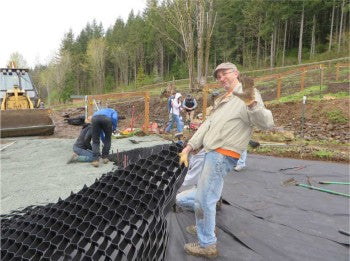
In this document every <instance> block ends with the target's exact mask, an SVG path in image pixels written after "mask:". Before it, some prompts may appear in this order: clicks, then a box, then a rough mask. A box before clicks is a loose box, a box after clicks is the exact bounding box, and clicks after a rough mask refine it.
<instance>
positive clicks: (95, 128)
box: [91, 108, 118, 167]
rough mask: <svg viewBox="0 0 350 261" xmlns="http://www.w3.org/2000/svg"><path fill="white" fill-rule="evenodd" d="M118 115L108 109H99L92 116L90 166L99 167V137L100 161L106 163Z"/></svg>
mask: <svg viewBox="0 0 350 261" xmlns="http://www.w3.org/2000/svg"><path fill="white" fill-rule="evenodd" d="M117 122H118V113H117V112H116V111H115V110H113V109H110V108H106V109H101V110H98V111H97V112H95V113H94V114H93V115H92V119H91V126H92V157H93V161H92V165H93V166H94V167H98V166H99V161H100V155H101V154H100V137H101V140H102V142H103V148H102V160H103V163H105V164H107V163H108V161H109V160H108V154H109V150H110V148H111V137H112V132H113V131H115V130H116V129H117Z"/></svg>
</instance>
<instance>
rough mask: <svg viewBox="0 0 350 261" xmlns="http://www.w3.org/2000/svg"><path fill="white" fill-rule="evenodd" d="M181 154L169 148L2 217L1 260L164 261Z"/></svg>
mask: <svg viewBox="0 0 350 261" xmlns="http://www.w3.org/2000/svg"><path fill="white" fill-rule="evenodd" d="M180 150H181V147H179V146H175V145H171V146H164V147H163V149H162V150H161V151H160V152H159V153H157V154H153V155H150V156H149V157H147V158H141V159H139V160H137V161H136V162H135V163H133V164H129V165H128V166H126V167H125V168H120V169H118V170H116V171H114V172H109V173H107V174H105V175H103V176H102V177H101V178H100V179H99V180H96V182H95V183H94V184H92V185H91V186H90V187H87V186H84V188H83V189H81V190H80V191H79V192H77V193H76V194H74V193H72V194H71V195H70V196H69V197H68V198H66V199H65V200H61V199H60V200H59V201H58V202H57V203H55V204H48V205H46V206H40V207H39V206H38V207H35V208H33V207H29V208H28V209H25V213H24V214H23V215H20V213H14V215H12V216H11V215H6V216H5V215H3V216H1V221H2V224H1V260H118V261H119V260H164V257H165V250H166V245H167V240H168V234H167V230H166V227H167V224H166V219H165V216H166V214H167V213H168V212H169V210H170V208H171V206H172V204H173V203H174V200H175V194H176V191H177V189H178V188H179V187H180V186H181V183H182V181H183V179H184V176H185V172H186V170H185V169H183V168H180V166H179V164H178V160H179V158H178V152H180Z"/></svg>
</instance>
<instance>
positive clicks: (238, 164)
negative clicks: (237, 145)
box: [237, 150, 247, 167]
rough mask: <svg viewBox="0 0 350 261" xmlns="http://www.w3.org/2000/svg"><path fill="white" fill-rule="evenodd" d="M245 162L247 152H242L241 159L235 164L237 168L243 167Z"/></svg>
mask: <svg viewBox="0 0 350 261" xmlns="http://www.w3.org/2000/svg"><path fill="white" fill-rule="evenodd" d="M246 160H247V150H245V151H243V153H242V154H241V157H240V158H239V160H238V162H237V166H242V167H245V162H246Z"/></svg>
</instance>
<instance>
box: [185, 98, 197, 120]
mask: <svg viewBox="0 0 350 261" xmlns="http://www.w3.org/2000/svg"><path fill="white" fill-rule="evenodd" d="M182 107H183V108H184V109H185V111H186V122H187V123H191V122H192V121H193V117H194V109H195V108H197V101H196V99H195V98H194V97H193V96H192V95H191V94H187V96H186V99H185V100H184V101H183V103H182Z"/></svg>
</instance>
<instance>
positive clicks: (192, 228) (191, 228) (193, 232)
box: [186, 225, 218, 236]
mask: <svg viewBox="0 0 350 261" xmlns="http://www.w3.org/2000/svg"><path fill="white" fill-rule="evenodd" d="M186 231H187V232H188V233H190V234H191V235H193V236H197V226H196V225H191V226H188V227H186ZM214 233H215V235H216V234H217V233H218V228H217V226H215V230H214Z"/></svg>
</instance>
